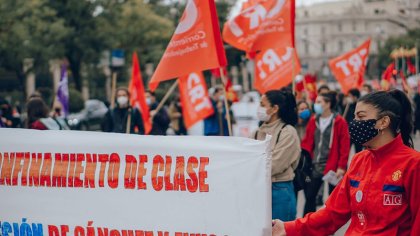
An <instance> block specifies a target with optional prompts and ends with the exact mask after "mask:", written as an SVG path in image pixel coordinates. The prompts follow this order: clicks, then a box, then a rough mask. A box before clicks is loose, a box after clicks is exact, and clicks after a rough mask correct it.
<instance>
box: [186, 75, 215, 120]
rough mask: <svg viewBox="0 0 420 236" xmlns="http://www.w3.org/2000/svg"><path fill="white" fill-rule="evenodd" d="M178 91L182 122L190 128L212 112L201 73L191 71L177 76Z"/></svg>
mask: <svg viewBox="0 0 420 236" xmlns="http://www.w3.org/2000/svg"><path fill="white" fill-rule="evenodd" d="M179 92H180V97H181V103H182V114H183V116H184V123H185V126H186V127H187V128H190V127H191V126H193V125H194V124H195V123H197V122H198V121H200V120H203V119H205V118H207V117H208V116H210V115H211V114H213V113H214V109H213V105H212V104H211V100H210V97H209V95H208V92H207V87H206V82H205V81H204V78H203V75H202V73H201V72H200V73H195V72H194V73H191V74H190V75H188V76H183V77H180V78H179Z"/></svg>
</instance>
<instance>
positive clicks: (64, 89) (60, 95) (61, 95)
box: [57, 64, 69, 117]
mask: <svg viewBox="0 0 420 236" xmlns="http://www.w3.org/2000/svg"><path fill="white" fill-rule="evenodd" d="M57 99H58V101H59V102H60V103H61V106H62V111H63V115H64V117H67V116H68V115H69V87H68V75H67V66H66V65H65V64H63V65H61V73H60V83H59V84H58V89H57Z"/></svg>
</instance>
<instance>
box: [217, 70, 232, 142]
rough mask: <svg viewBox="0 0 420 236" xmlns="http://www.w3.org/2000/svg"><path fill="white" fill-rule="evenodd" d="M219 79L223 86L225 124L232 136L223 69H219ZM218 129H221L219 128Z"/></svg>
mask: <svg viewBox="0 0 420 236" xmlns="http://www.w3.org/2000/svg"><path fill="white" fill-rule="evenodd" d="M219 70H220V77H221V78H222V84H223V94H224V99H223V100H224V103H225V109H226V119H227V123H228V129H229V136H232V122H231V120H230V110H229V104H228V101H227V93H226V83H227V81H226V77H225V74H224V72H223V68H222V67H220V68H219ZM220 129H223V127H220Z"/></svg>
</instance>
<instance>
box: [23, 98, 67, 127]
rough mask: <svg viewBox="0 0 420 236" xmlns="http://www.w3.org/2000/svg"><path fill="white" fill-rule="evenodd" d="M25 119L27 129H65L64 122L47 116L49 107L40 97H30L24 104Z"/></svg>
mask: <svg viewBox="0 0 420 236" xmlns="http://www.w3.org/2000/svg"><path fill="white" fill-rule="evenodd" d="M26 110H27V119H26V127H27V128H28V129H38V130H67V129H69V128H68V126H67V124H66V123H61V122H60V121H58V120H56V119H54V118H52V117H49V109H48V106H47V104H45V102H44V100H43V99H42V98H41V97H32V98H30V99H29V100H28V103H27V104H26Z"/></svg>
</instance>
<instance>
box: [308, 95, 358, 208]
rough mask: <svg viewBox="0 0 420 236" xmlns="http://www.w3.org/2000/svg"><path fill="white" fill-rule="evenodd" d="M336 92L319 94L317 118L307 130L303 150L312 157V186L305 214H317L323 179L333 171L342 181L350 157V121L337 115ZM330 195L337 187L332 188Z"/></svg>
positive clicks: (309, 190) (312, 120)
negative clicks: (317, 199) (318, 196)
mask: <svg viewBox="0 0 420 236" xmlns="http://www.w3.org/2000/svg"><path fill="white" fill-rule="evenodd" d="M336 105H337V96H336V93H335V92H327V93H322V94H319V95H318V97H317V98H316V101H315V104H314V112H315V116H313V117H311V118H310V120H309V121H308V125H307V127H306V134H305V137H304V138H303V139H302V143H301V147H302V151H303V152H307V153H308V154H309V155H310V156H311V157H312V163H313V169H312V176H311V183H310V184H308V185H307V186H306V187H305V189H304V192H305V197H306V203H305V209H304V213H305V214H306V213H309V212H315V210H316V196H317V193H318V191H319V189H320V187H321V185H322V183H323V180H322V177H323V176H324V175H325V174H327V173H328V172H329V171H330V170H331V171H334V172H335V173H336V177H337V178H342V177H343V175H344V173H345V172H346V169H347V161H348V158H349V153H350V134H349V129H348V125H347V122H346V120H345V119H344V118H343V117H342V116H340V115H339V114H338V113H337V112H335V106H336ZM329 187H330V188H329V190H330V193H331V192H332V190H333V188H334V186H332V185H330V186H329Z"/></svg>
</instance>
